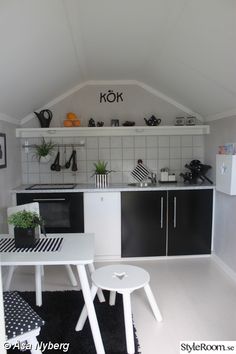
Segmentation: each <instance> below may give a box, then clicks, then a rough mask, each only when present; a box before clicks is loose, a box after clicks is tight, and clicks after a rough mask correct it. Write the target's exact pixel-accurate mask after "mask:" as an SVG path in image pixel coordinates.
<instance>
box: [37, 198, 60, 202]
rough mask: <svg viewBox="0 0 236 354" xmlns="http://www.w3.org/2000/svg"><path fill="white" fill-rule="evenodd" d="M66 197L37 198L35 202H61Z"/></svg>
mask: <svg viewBox="0 0 236 354" xmlns="http://www.w3.org/2000/svg"><path fill="white" fill-rule="evenodd" d="M65 200H66V198H35V199H33V201H34V202H58V201H59V202H60V201H65Z"/></svg>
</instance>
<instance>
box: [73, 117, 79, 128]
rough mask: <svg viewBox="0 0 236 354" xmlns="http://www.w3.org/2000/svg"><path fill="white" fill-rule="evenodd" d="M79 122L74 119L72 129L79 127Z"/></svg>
mask: <svg viewBox="0 0 236 354" xmlns="http://www.w3.org/2000/svg"><path fill="white" fill-rule="evenodd" d="M80 124H81V123H80V120H79V119H75V120H73V126H74V127H80Z"/></svg>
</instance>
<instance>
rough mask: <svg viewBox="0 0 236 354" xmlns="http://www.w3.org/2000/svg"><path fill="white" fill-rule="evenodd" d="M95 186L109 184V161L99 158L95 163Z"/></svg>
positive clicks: (99, 186) (101, 186)
mask: <svg viewBox="0 0 236 354" xmlns="http://www.w3.org/2000/svg"><path fill="white" fill-rule="evenodd" d="M94 167H95V170H94V174H93V176H95V186H96V187H97V188H104V187H107V186H108V185H109V173H110V172H112V171H111V170H107V162H105V161H101V160H99V161H98V162H97V163H94Z"/></svg>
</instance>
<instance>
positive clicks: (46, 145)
mask: <svg viewBox="0 0 236 354" xmlns="http://www.w3.org/2000/svg"><path fill="white" fill-rule="evenodd" d="M55 147H56V145H55V144H54V143H53V142H52V141H51V140H50V141H48V142H47V141H46V140H45V139H44V138H42V140H41V143H40V144H35V145H34V149H35V156H36V158H37V159H38V160H39V162H43V163H47V162H49V161H50V160H51V157H52V153H53V151H54V149H55Z"/></svg>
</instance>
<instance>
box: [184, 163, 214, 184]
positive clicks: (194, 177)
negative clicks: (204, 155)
mask: <svg viewBox="0 0 236 354" xmlns="http://www.w3.org/2000/svg"><path fill="white" fill-rule="evenodd" d="M185 167H186V168H188V169H189V170H190V172H185V173H180V176H181V177H183V179H184V182H189V183H192V184H198V183H199V181H201V182H202V183H203V182H205V181H208V182H209V183H211V184H213V182H212V181H211V180H210V178H208V177H207V176H206V173H207V171H208V170H209V169H211V166H210V165H204V164H202V163H201V162H200V161H199V160H192V161H191V162H190V164H186V165H185Z"/></svg>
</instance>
